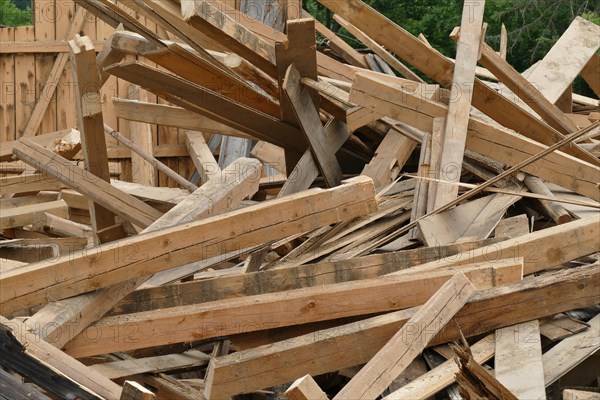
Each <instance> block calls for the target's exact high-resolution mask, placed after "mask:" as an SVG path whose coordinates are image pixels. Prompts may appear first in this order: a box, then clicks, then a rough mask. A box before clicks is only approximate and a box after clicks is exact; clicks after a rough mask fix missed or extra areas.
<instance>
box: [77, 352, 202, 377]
mask: <svg viewBox="0 0 600 400" xmlns="http://www.w3.org/2000/svg"><path fill="white" fill-rule="evenodd" d="M209 360H210V357H209V356H207V355H206V354H204V353H202V352H201V351H198V350H189V351H186V352H184V353H181V354H167V355H164V356H154V357H144V358H137V359H134V360H122V361H113V362H107V363H103V364H93V365H90V366H89V368H90V369H91V370H93V371H96V372H98V373H100V374H102V375H103V376H105V377H107V378H108V379H118V378H124V377H127V376H133V375H137V374H144V373H148V372H151V373H158V372H165V371H172V370H177V369H184V368H191V367H199V366H203V365H206V364H208V361H209Z"/></svg>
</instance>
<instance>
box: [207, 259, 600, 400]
mask: <svg viewBox="0 0 600 400" xmlns="http://www.w3.org/2000/svg"><path fill="white" fill-rule="evenodd" d="M598 277H600V266H595V267H583V268H580V269H577V270H567V271H562V272H553V273H549V274H545V275H543V276H539V277H535V278H533V279H529V280H525V281H523V282H519V283H515V284H511V285H507V286H503V287H498V288H494V289H489V290H486V291H483V292H481V293H479V294H477V295H475V296H474V297H473V298H472V299H471V300H470V301H469V303H467V305H466V306H465V307H464V308H463V309H462V310H461V311H459V313H458V314H457V315H456V316H455V317H454V318H453V320H452V321H451V322H450V323H449V324H448V325H446V328H445V329H444V330H443V331H442V332H441V333H439V334H438V335H436V337H435V338H434V339H433V341H432V342H431V345H435V344H442V343H447V342H448V341H452V340H456V339H458V338H460V332H459V331H458V329H457V326H460V328H461V330H462V332H463V333H464V335H465V336H467V337H469V336H476V335H478V334H482V333H486V332H489V331H491V330H494V329H497V328H501V327H504V326H508V325H513V324H515V323H519V322H525V321H530V320H532V319H538V318H542V317H544V316H548V315H554V314H556V313H558V312H562V311H566V310H570V309H575V308H579V307H581V306H583V304H589V305H593V304H597V303H598V301H600V290H599V289H600V279H598ZM577 287H582V289H581V290H577V289H576V288H577ZM514 304H519V307H514ZM415 312H416V309H409V310H402V311H397V312H393V313H389V314H385V315H381V316H377V317H374V318H369V319H367V320H362V321H357V322H352V323H348V324H345V325H340V326H334V327H332V328H329V329H323V330H318V331H313V330H310V331H309V332H307V333H306V334H304V335H302V336H297V335H298V332H296V333H295V335H294V337H293V338H290V339H286V340H282V341H280V342H275V343H273V342H272V340H269V341H268V344H267V345H264V346H260V347H254V348H252V349H248V350H244V351H240V352H237V353H235V354H231V355H227V356H223V357H220V358H218V359H216V360H215V361H214V363H213V371H214V376H213V377H211V378H210V379H208V380H207V385H208V384H209V383H210V384H212V386H213V387H214V388H218V390H219V391H220V392H221V393H224V394H226V393H228V394H230V395H232V394H234V393H246V392H248V391H250V390H253V389H261V388H264V387H270V386H273V385H278V384H281V383H285V382H290V381H291V380H293V379H294V378H295V377H297V376H302V375H305V374H311V375H313V376H316V375H320V374H324V373H327V372H331V371H337V370H339V369H343V368H347V367H351V366H354V365H359V364H363V363H366V362H368V361H369V360H370V359H371V358H372V357H373V355H374V354H375V353H377V351H379V350H380V349H381V348H382V346H384V345H385V343H386V342H387V341H388V340H389V339H390V338H391V337H392V336H393V335H394V334H395V333H396V332H398V330H399V329H400V328H401V327H402V326H403V325H404V324H406V322H407V321H408V320H409V319H410V318H411V317H412V316H413V315H414V314H415ZM457 324H458V325H457ZM317 329H318V328H317ZM300 332H302V331H300ZM233 343H234V344H235V339H233ZM357 349H360V351H357ZM561 354H565V353H561ZM288 360H294V364H293V365H290V364H289V362H288ZM258 375H260V377H261V379H260V381H259V380H257V379H256V376H258Z"/></svg>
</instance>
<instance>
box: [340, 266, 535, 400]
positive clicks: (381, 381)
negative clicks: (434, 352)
mask: <svg viewBox="0 0 600 400" xmlns="http://www.w3.org/2000/svg"><path fill="white" fill-rule="evenodd" d="M475 290H476V289H475V286H473V285H472V284H471V282H470V281H469V279H468V278H467V277H466V276H465V275H464V274H463V273H457V274H456V275H454V276H453V277H452V279H450V280H449V281H447V282H446V283H445V284H444V285H442V287H440V288H439V289H438V291H437V292H436V293H435V294H434V295H433V296H431V298H430V299H429V300H427V302H426V303H425V304H424V305H423V307H421V308H419V311H417V312H416V313H415V315H413V317H412V318H411V319H410V320H409V321H408V322H407V323H406V325H404V326H403V327H402V328H401V329H400V330H399V331H398V332H397V333H396V334H395V335H394V336H393V337H392V338H391V339H390V340H389V341H388V342H387V343H386V344H385V346H383V347H382V348H381V350H379V351H378V352H377V354H375V355H374V356H373V358H372V359H371V360H370V361H369V362H368V363H367V365H365V366H364V367H363V368H362V369H361V370H360V372H359V373H358V374H356V375H355V376H354V377H353V378H352V379H351V380H350V382H348V383H347V384H346V385H345V386H344V387H343V388H342V390H340V392H339V393H338V394H337V395H336V396H335V397H334V399H349V398H352V399H373V400H374V399H376V398H377V397H378V396H379V395H380V394H381V393H382V392H383V391H384V390H385V389H386V388H387V387H388V386H389V385H390V384H391V383H392V382H393V381H394V379H396V378H397V377H398V376H399V375H400V373H402V371H404V370H405V369H406V367H408V365H409V364H410V363H411V362H412V361H413V360H414V359H415V358H416V357H417V356H418V355H419V354H420V353H421V351H423V350H424V349H425V347H427V344H428V343H429V340H431V339H432V338H433V337H434V335H436V334H437V333H438V332H439V331H440V330H441V329H442V328H443V327H444V326H445V325H446V324H447V323H448V322H449V321H450V319H451V318H452V317H454V315H456V313H457V312H458V311H459V310H460V309H461V308H462V307H463V306H464V305H465V304H466V303H467V301H469V299H470V298H471V296H472V295H473V294H474V293H475ZM414 327H417V329H416V331H415V329H414ZM540 353H541V352H540ZM540 355H541V354H540Z"/></svg>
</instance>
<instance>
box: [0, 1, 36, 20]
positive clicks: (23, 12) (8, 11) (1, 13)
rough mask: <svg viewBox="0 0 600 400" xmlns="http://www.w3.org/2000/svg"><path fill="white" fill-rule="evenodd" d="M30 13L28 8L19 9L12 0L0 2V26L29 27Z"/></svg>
mask: <svg viewBox="0 0 600 400" xmlns="http://www.w3.org/2000/svg"><path fill="white" fill-rule="evenodd" d="M31 21H32V13H31V8H30V7H29V6H27V7H25V8H24V9H20V8H19V7H17V5H16V4H15V3H14V2H13V0H0V25H5V26H21V25H31V23H32V22H31Z"/></svg>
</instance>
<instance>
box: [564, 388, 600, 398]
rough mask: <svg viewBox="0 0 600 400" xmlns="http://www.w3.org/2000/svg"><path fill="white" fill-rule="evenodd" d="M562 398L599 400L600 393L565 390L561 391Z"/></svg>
mask: <svg viewBox="0 0 600 400" xmlns="http://www.w3.org/2000/svg"><path fill="white" fill-rule="evenodd" d="M562 398H563V400H600V393H598V392H587V391H584V390H576V389H565V390H564V391H563V397H562Z"/></svg>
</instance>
